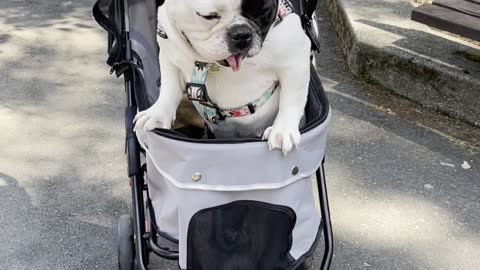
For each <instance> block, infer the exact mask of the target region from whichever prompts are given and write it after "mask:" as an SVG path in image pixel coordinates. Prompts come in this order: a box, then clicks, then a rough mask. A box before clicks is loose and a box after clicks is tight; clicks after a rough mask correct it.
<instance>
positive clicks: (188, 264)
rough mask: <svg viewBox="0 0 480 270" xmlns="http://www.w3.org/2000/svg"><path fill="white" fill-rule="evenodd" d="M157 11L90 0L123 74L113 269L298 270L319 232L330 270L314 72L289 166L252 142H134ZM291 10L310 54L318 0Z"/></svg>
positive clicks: (171, 136)
mask: <svg viewBox="0 0 480 270" xmlns="http://www.w3.org/2000/svg"><path fill="white" fill-rule="evenodd" d="M162 3H163V1H159V0H157V1H155V0H98V1H97V3H96V4H95V6H94V8H93V14H94V17H95V19H96V20H97V22H98V23H99V24H100V25H101V26H102V27H103V28H104V29H105V30H106V31H108V55H109V58H108V60H107V63H108V64H109V65H110V66H112V69H111V73H114V72H115V73H116V75H117V76H121V75H123V77H124V79H125V90H126V96H127V106H126V110H125V126H126V152H127V157H128V175H129V177H130V185H131V191H132V202H133V214H132V216H130V215H125V216H122V217H121V218H120V222H119V225H118V263H119V268H120V269H122V270H130V269H148V264H149V257H150V254H151V253H154V254H156V255H158V256H160V257H163V258H166V259H172V260H178V264H179V268H180V269H190V270H204V269H205V270H230V269H232V270H233V269H239V270H254V269H257V270H274V269H278V270H280V269H292V270H293V269H305V268H306V267H307V268H308V266H306V265H307V264H306V262H307V261H308V259H309V258H310V257H311V256H312V254H313V252H314V251H315V250H316V247H317V243H318V242H319V240H320V239H321V238H322V237H321V236H322V232H323V239H324V243H325V245H324V249H323V251H324V256H323V260H322V264H321V269H328V268H329V266H330V262H331V260H332V255H333V235H332V229H331V223H330V214H329V208H328V198H327V191H326V183H325V176H324V170H323V163H324V152H325V145H326V137H327V126H328V123H329V119H330V115H329V105H328V101H327V97H326V95H325V92H324V90H323V87H322V85H321V82H320V80H319V77H318V74H317V72H316V70H315V68H314V67H313V65H312V67H311V80H310V88H309V98H308V102H307V106H306V108H305V115H306V120H307V124H306V125H305V126H304V127H303V128H302V129H301V133H302V143H301V146H300V149H298V150H296V151H293V152H292V153H291V154H289V156H288V157H284V156H283V155H281V153H280V151H274V152H269V151H268V147H267V146H266V142H265V141H262V140H261V139H259V138H246V139H222V140H220V139H205V138H201V137H200V138H193V137H192V136H190V134H192V132H191V130H183V131H182V130H161V129H158V130H155V131H153V132H148V133H146V134H135V133H134V132H133V124H132V120H133V118H134V116H135V114H136V113H137V112H138V111H139V110H145V109H146V108H148V107H149V106H150V105H152V104H153V103H154V102H155V100H156V99H157V98H158V95H159V86H160V81H161V80H160V71H159V63H158V51H159V48H158V45H157V42H156V35H157V31H156V13H157V12H156V10H157V8H158V6H159V5H161V4H162ZM291 4H292V7H293V8H294V10H295V12H296V13H297V14H299V15H300V16H301V19H302V22H303V26H304V29H305V31H306V33H307V34H308V35H309V37H310V38H311V39H312V44H313V45H312V50H314V51H315V50H318V43H317V41H316V39H315V34H314V30H313V27H312V25H311V22H312V19H311V18H312V14H313V12H314V10H315V7H316V4H317V0H309V1H306V0H293V1H292V3H291ZM160 49H161V48H160ZM137 135H139V136H137ZM140 135H141V136H140ZM317 202H318V203H319V204H318V205H317Z"/></svg>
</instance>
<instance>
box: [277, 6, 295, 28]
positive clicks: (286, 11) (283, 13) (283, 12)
mask: <svg viewBox="0 0 480 270" xmlns="http://www.w3.org/2000/svg"><path fill="white" fill-rule="evenodd" d="M278 5H279V7H278V14H277V18H276V19H275V21H274V22H273V27H275V26H277V25H279V24H280V23H281V22H282V21H283V19H284V18H285V17H287V16H288V15H290V14H291V13H293V12H294V9H293V5H292V3H290V1H288V0H280V2H279V3H278Z"/></svg>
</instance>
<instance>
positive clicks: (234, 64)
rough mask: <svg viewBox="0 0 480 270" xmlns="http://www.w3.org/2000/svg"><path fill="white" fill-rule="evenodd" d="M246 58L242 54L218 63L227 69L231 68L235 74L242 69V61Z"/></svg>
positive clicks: (231, 56)
mask: <svg viewBox="0 0 480 270" xmlns="http://www.w3.org/2000/svg"><path fill="white" fill-rule="evenodd" d="M244 58H245V57H244V56H243V55H241V54H237V55H230V56H229V57H227V58H225V59H223V60H221V61H218V63H219V64H220V65H222V66H225V67H231V68H232V70H233V72H238V71H240V68H241V66H242V61H243V59H244Z"/></svg>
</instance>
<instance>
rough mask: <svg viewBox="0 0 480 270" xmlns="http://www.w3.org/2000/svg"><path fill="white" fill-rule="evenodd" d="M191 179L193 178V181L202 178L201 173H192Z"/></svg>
mask: <svg viewBox="0 0 480 270" xmlns="http://www.w3.org/2000/svg"><path fill="white" fill-rule="evenodd" d="M192 180H193V181H194V182H198V181H200V180H202V174H201V173H198V172H197V173H194V174H193V175H192Z"/></svg>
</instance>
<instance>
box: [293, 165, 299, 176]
mask: <svg viewBox="0 0 480 270" xmlns="http://www.w3.org/2000/svg"><path fill="white" fill-rule="evenodd" d="M298 171H299V170H298V167H297V166H295V167H293V168H292V175H297V174H298Z"/></svg>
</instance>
